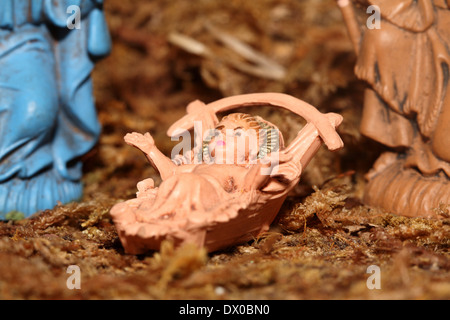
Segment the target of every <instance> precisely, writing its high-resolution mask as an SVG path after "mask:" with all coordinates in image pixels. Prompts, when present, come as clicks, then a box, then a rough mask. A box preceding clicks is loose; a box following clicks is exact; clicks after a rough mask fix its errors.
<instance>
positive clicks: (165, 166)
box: [124, 132, 177, 180]
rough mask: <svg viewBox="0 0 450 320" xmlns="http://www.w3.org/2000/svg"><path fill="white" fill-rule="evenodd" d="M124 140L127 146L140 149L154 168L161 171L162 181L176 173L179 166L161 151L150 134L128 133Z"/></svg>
mask: <svg viewBox="0 0 450 320" xmlns="http://www.w3.org/2000/svg"><path fill="white" fill-rule="evenodd" d="M124 140H125V142H126V143H127V144H129V145H131V146H133V147H136V148H138V149H139V150H141V151H142V152H143V153H144V154H145V156H146V157H147V159H148V160H149V161H150V163H151V165H152V166H153V168H155V169H156V170H158V171H159V174H160V176H161V179H162V180H166V179H167V178H169V177H171V176H172V175H173V174H174V173H175V171H176V169H177V166H176V165H175V164H174V163H173V162H172V160H170V159H169V158H168V157H166V156H165V155H164V154H163V153H162V152H161V151H159V149H158V148H157V147H156V146H155V141H154V140H153V137H152V136H151V135H150V133H148V132H147V133H146V134H141V133H137V132H133V133H128V134H127V135H126V136H125V137H124Z"/></svg>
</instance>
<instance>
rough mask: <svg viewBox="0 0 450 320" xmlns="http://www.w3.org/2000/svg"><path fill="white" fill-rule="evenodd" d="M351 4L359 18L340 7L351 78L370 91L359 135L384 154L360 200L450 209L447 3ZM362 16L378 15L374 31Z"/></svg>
mask: <svg viewBox="0 0 450 320" xmlns="http://www.w3.org/2000/svg"><path fill="white" fill-rule="evenodd" d="M354 2H357V3H358V4H359V7H361V8H363V9H364V14H363V15H358V11H357V10H355V7H356V6H355V7H354V5H353V3H352V1H350V0H339V1H338V5H339V6H340V8H341V10H342V13H343V16H344V20H345V22H346V24H347V29H348V31H349V34H350V38H351V39H352V42H353V44H354V48H355V51H356V53H357V58H358V60H357V63H356V68H355V72H356V75H357V76H358V77H359V78H360V79H362V80H364V81H366V82H367V83H368V84H369V85H370V87H371V88H370V89H367V90H366V93H365V103H364V109H363V117H362V123H361V132H362V133H363V134H364V135H366V136H368V137H370V138H372V139H374V140H376V141H378V142H380V143H382V144H384V145H385V146H387V147H388V148H389V149H390V150H389V151H388V152H386V153H384V154H382V155H381V156H380V158H379V159H378V160H377V162H376V163H375V165H374V168H373V169H372V171H371V172H369V173H368V175H367V177H368V184H367V187H366V190H365V196H364V201H365V202H366V203H367V204H370V205H373V206H379V207H382V208H384V209H386V210H387V211H390V212H393V213H397V214H401V215H407V216H435V215H436V212H437V210H436V209H437V208H439V207H440V208H443V206H444V207H445V206H446V205H449V204H450V125H449V124H450V91H449V89H450V82H449V80H450V79H449V77H450V73H449V64H450V1H449V0H416V1H412V0H368V1H362V0H358V1H354ZM369 5H372V7H368V6H369ZM366 10H367V12H371V13H369V14H373V15H375V16H374V17H369V16H368V15H366V14H365V12H366ZM377 16H378V17H377ZM363 17H365V19H367V18H368V17H369V18H370V19H372V18H379V23H378V27H376V26H375V27H374V26H373V25H370V22H371V21H368V22H369V23H367V24H366V20H363V19H361V18H363ZM365 24H366V26H367V27H366V26H364V27H362V25H365Z"/></svg>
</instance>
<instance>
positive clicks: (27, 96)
mask: <svg viewBox="0 0 450 320" xmlns="http://www.w3.org/2000/svg"><path fill="white" fill-rule="evenodd" d="M102 4H103V0H0V219H5V218H8V215H11V214H12V213H16V214H17V213H19V215H20V213H23V214H24V216H29V215H31V214H33V213H35V212H36V211H39V210H44V209H51V208H53V207H54V206H55V205H56V204H57V202H58V201H60V202H62V203H67V202H70V201H73V200H78V199H80V198H81V196H82V191H83V187H82V183H81V178H82V163H81V161H80V156H82V155H83V154H85V153H86V152H88V151H89V150H90V149H91V148H92V147H93V146H94V144H95V143H96V142H97V139H98V136H99V133H100V125H99V123H98V120H97V114H96V110H95V105H94V99H93V96H92V80H91V78H90V73H91V71H92V69H93V66H94V62H95V60H96V59H98V58H100V57H102V56H105V55H107V54H108V53H109V51H110V49H111V40H110V36H109V33H108V28H107V24H106V21H105V17H104V15H103V12H102ZM77 9H78V10H77Z"/></svg>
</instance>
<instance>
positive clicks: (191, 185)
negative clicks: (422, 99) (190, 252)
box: [111, 93, 343, 254]
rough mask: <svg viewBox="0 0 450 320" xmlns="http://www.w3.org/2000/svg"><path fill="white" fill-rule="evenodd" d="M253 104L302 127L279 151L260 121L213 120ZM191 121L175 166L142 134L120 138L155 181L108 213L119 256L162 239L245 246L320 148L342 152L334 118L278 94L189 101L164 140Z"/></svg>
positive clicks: (271, 129)
mask: <svg viewBox="0 0 450 320" xmlns="http://www.w3.org/2000/svg"><path fill="white" fill-rule="evenodd" d="M255 104H256V105H257V104H271V105H276V106H280V107H283V108H286V109H289V110H291V111H294V112H296V113H297V114H300V115H304V116H305V118H307V120H310V121H309V123H308V124H307V125H306V126H305V127H304V128H303V129H302V131H300V133H299V135H298V136H297V138H296V139H294V141H293V142H292V143H291V144H290V145H289V146H288V147H285V146H284V141H283V137H282V134H281V133H280V132H279V131H278V128H277V127H276V126H275V125H273V124H272V123H270V122H268V121H266V120H264V119H262V118H261V117H258V116H251V115H248V114H244V113H232V114H229V115H228V116H225V117H224V118H222V120H221V121H220V122H219V121H218V119H217V118H216V116H215V113H216V112H219V111H225V110H229V109H232V108H235V107H238V106H251V105H255ZM193 121H199V122H201V123H202V126H203V129H204V130H203V131H202V136H201V141H200V143H198V144H197V146H196V147H195V148H194V151H193V152H191V153H187V156H184V157H183V159H182V161H180V158H179V157H175V159H173V160H172V159H170V158H168V157H166V156H165V155H164V154H162V153H161V152H160V151H159V150H158V149H157V147H156V146H155V143H154V140H153V138H152V137H151V135H150V134H149V133H146V134H139V133H131V134H127V135H126V136H125V141H126V142H127V143H128V144H130V145H132V146H134V147H136V148H138V149H140V150H141V151H142V152H143V153H144V154H145V155H146V157H147V159H148V160H149V161H150V163H151V164H152V165H153V167H154V168H155V169H156V170H158V171H159V173H160V175H161V179H162V183H161V184H160V186H159V187H158V188H155V186H154V182H153V180H152V179H146V180H144V181H142V182H140V183H139V184H138V186H137V187H138V194H137V198H136V199H132V200H128V201H126V202H123V203H120V204H117V205H115V206H114V207H113V208H112V209H111V215H112V217H113V219H114V222H115V224H116V227H117V229H118V232H119V237H120V239H121V241H122V244H123V246H124V248H125V250H126V252H128V253H132V254H138V253H143V252H145V251H147V250H158V249H159V245H160V243H161V241H162V240H164V239H172V240H173V241H174V242H175V244H181V243H184V242H192V243H195V244H197V245H198V246H199V247H202V246H205V247H206V248H207V250H208V251H215V250H219V249H222V248H226V247H228V246H231V245H233V244H237V243H242V242H245V241H248V240H251V239H252V238H253V237H255V236H257V235H258V234H260V233H261V232H264V231H267V229H268V228H269V225H270V223H271V222H272V221H273V219H274V218H275V216H276V214H277V213H278V211H279V209H280V207H281V205H282V203H283V201H284V199H285V198H286V196H287V193H288V192H289V190H291V189H292V188H293V187H294V186H295V185H296V184H297V183H298V181H299V179H300V175H301V173H302V170H303V168H304V167H305V166H306V165H307V164H308V163H309V161H310V160H311V158H312V157H313V156H314V154H315V153H316V152H317V150H318V148H319V147H320V146H321V144H322V141H325V143H326V144H327V145H328V147H329V148H330V149H331V150H337V149H339V148H341V147H342V146H343V144H342V140H341V139H340V138H339V136H338V135H337V133H336V132H335V128H336V127H337V126H338V125H339V124H340V123H341V121H342V117H341V116H339V115H337V114H332V113H329V114H326V115H325V114H322V113H320V112H318V111H317V110H316V109H315V108H314V107H312V106H310V105H308V104H307V103H305V102H303V101H301V100H298V99H296V98H294V97H291V96H288V95H283V94H277V93H264V94H250V95H241V96H234V97H229V98H224V99H222V100H218V101H216V102H213V103H211V104H209V105H205V104H203V103H201V102H199V101H195V102H193V103H192V104H191V105H189V106H188V114H187V115H186V116H185V117H184V118H182V119H181V120H180V121H178V122H177V123H175V124H174V125H173V126H172V127H171V128H170V129H169V135H173V134H174V132H175V131H176V129H186V130H189V129H191V128H192V125H193V123H192V122H193ZM190 122H191V124H190ZM199 155H200V158H202V159H201V160H202V161H198V156H199Z"/></svg>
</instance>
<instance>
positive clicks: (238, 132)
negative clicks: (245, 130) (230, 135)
mask: <svg viewBox="0 0 450 320" xmlns="http://www.w3.org/2000/svg"><path fill="white" fill-rule="evenodd" d="M241 135H242V127H237V128H234V136H235V137H240V136H241Z"/></svg>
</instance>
